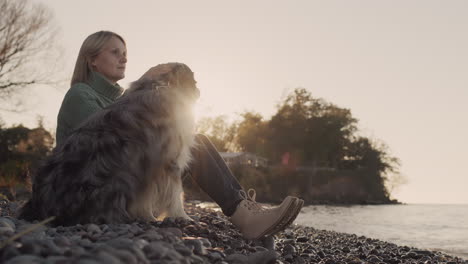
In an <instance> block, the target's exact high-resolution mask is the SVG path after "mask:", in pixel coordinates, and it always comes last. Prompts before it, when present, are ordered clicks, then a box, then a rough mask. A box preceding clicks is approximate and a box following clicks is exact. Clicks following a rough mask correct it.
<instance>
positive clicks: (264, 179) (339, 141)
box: [187, 88, 403, 204]
mask: <svg viewBox="0 0 468 264" xmlns="http://www.w3.org/2000/svg"><path fill="white" fill-rule="evenodd" d="M357 122H358V120H357V119H356V118H354V117H353V116H352V115H351V111H350V110H349V109H344V108H340V107H338V106H336V105H334V104H332V103H329V102H326V101H325V100H323V99H317V98H314V97H312V95H311V94H310V93H309V92H308V91H307V90H305V89H302V88H298V89H295V90H294V91H293V92H292V93H290V94H289V95H288V96H287V97H286V98H285V99H284V100H283V101H282V102H281V103H280V104H279V105H278V107H277V112H276V114H274V115H273V116H272V117H271V119H269V120H265V119H264V118H263V117H262V116H261V115H260V114H257V113H252V112H245V113H244V114H242V115H241V118H240V120H238V121H235V122H232V123H229V122H227V121H226V118H224V117H222V116H219V117H215V118H204V119H202V120H201V121H200V122H199V127H198V130H199V132H200V133H203V134H206V135H208V136H209V137H210V138H211V140H212V141H213V143H214V144H215V145H216V147H217V148H218V150H219V151H233V152H239V151H241V152H250V153H254V154H256V155H259V156H262V157H265V158H267V159H268V162H269V166H267V167H266V168H253V167H249V166H241V165H238V166H233V167H232V168H231V170H232V171H233V172H234V174H235V175H236V177H237V178H238V179H239V180H240V182H241V184H242V185H243V186H244V187H245V188H255V189H256V190H257V197H258V199H259V200H262V201H267V202H277V201H280V199H281V198H283V197H285V196H287V195H297V196H300V197H302V198H303V199H305V201H306V202H307V203H352V204H355V203H390V202H395V201H392V200H391V198H390V191H391V189H392V188H394V187H395V186H396V185H398V184H401V183H402V182H403V178H402V176H401V174H400V173H399V160H398V159H397V158H395V157H392V156H391V155H390V154H389V153H388V148H387V147H386V145H385V144H383V143H382V142H378V141H377V140H375V139H369V138H366V137H364V136H360V135H359V134H358V129H357ZM187 185H188V188H189V190H191V191H189V194H190V195H191V196H193V197H197V198H206V196H203V195H201V194H199V193H197V192H196V191H193V190H194V189H196V188H192V186H193V184H191V183H190V182H189V183H188V184H187Z"/></svg>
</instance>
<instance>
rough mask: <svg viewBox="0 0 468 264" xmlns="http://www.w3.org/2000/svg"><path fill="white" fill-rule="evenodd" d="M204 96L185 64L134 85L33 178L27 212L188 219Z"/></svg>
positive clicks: (79, 219)
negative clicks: (189, 177)
mask: <svg viewBox="0 0 468 264" xmlns="http://www.w3.org/2000/svg"><path fill="white" fill-rule="evenodd" d="M198 97H199V90H198V88H197V87H196V82H195V79H194V76H193V72H192V71H191V70H190V69H189V67H187V66H186V65H185V64H181V63H174V64H173V70H172V71H171V72H169V73H167V74H165V75H163V76H161V78H160V79H159V80H158V81H156V82H152V81H146V80H141V81H137V82H135V83H133V84H132V85H131V87H130V88H129V89H128V90H127V91H126V92H125V94H124V95H123V96H122V97H121V98H119V99H118V100H117V101H116V102H115V103H114V104H112V105H110V106H109V107H107V108H105V109H103V110H102V111H99V112H97V113H95V114H94V115H92V116H91V117H90V118H89V119H88V120H87V121H85V122H84V123H83V124H81V125H80V126H79V127H78V128H77V129H76V130H74V131H73V132H72V134H71V135H70V136H69V137H68V138H67V140H66V141H64V142H63V144H61V145H60V146H57V147H56V148H55V149H54V151H53V153H52V155H51V156H49V157H48V158H47V159H46V160H45V163H44V165H43V166H42V167H41V168H40V169H39V170H38V172H37V174H36V175H35V177H34V179H33V193H32V198H31V199H30V200H29V201H28V203H27V204H26V205H25V206H24V207H23V209H22V211H21V213H20V217H21V218H24V219H26V220H30V221H31V220H35V219H45V218H47V217H50V216H55V217H56V218H55V220H54V224H56V225H73V224H78V223H81V224H83V223H121V222H130V221H134V220H144V221H154V220H155V217H159V218H163V217H165V216H172V217H184V218H189V217H188V216H187V214H186V213H185V211H184V208H183V198H182V196H183V190H182V183H181V172H182V171H183V170H184V169H185V168H186V167H187V165H188V163H189V161H190V159H191V155H190V149H191V148H192V147H193V146H194V144H195V143H194V142H195V141H194V118H193V114H192V107H193V105H194V103H195V101H196V99H197V98H198Z"/></svg>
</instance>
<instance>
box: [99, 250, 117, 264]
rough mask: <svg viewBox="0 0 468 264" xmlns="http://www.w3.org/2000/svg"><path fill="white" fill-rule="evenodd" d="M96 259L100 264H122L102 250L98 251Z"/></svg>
mask: <svg viewBox="0 0 468 264" xmlns="http://www.w3.org/2000/svg"><path fill="white" fill-rule="evenodd" d="M96 258H97V259H98V260H99V261H101V262H102V263H109V264H120V263H122V262H121V261H120V259H119V258H118V257H116V256H114V255H112V254H111V253H109V252H106V251H104V250H100V251H98V253H97V254H96Z"/></svg>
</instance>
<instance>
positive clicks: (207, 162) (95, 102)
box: [56, 31, 303, 239]
mask: <svg viewBox="0 0 468 264" xmlns="http://www.w3.org/2000/svg"><path fill="white" fill-rule="evenodd" d="M126 63H127V49H126V44H125V41H124V39H123V38H122V37H121V36H119V35H117V34H116V33H113V32H109V31H99V32H96V33H94V34H91V35H90V36H88V38H86V40H85V41H84V42H83V44H82V46H81V49H80V52H79V54H78V59H77V61H76V65H75V70H74V72H73V77H72V81H71V88H70V89H69V90H68V92H67V94H66V95H65V98H64V99H63V102H62V106H61V108H60V111H59V114H58V119H57V133H56V135H57V145H59V144H61V143H62V142H63V141H64V139H66V137H67V136H68V135H69V134H70V132H71V131H72V130H73V129H74V128H76V127H77V126H78V125H79V124H80V123H81V122H83V121H84V120H85V119H87V118H88V117H89V116H90V115H92V114H93V113H95V112H97V111H99V110H101V109H103V108H104V107H106V106H108V105H110V104H112V103H113V102H114V101H115V100H116V99H117V98H118V97H119V96H121V95H122V93H123V88H122V87H120V86H119V85H118V84H117V82H118V81H119V80H121V79H123V78H124V77H125V66H126ZM170 70H171V68H170V66H168V65H158V66H156V67H153V68H151V69H150V70H149V71H147V72H146V73H145V74H144V75H143V76H142V77H141V78H145V79H149V80H156V79H157V77H158V76H159V75H161V74H164V73H167V72H169V71H170ZM196 141H197V143H198V145H199V146H200V147H198V148H196V149H194V150H193V157H194V161H193V162H192V165H191V167H190V171H189V174H190V175H191V176H192V177H193V179H194V180H195V182H197V184H198V185H199V186H200V187H201V188H202V189H203V190H204V191H205V192H206V193H207V194H208V195H209V196H210V197H211V198H212V199H213V200H214V201H215V202H216V203H217V204H218V205H219V206H220V207H221V209H222V211H223V213H224V214H225V215H226V216H228V217H230V220H231V222H232V223H233V224H234V225H235V226H237V227H238V228H239V229H240V231H241V233H242V234H243V236H244V237H245V238H247V239H257V238H260V237H262V236H268V235H273V234H275V233H277V232H279V231H281V230H283V229H284V228H286V226H287V225H289V224H290V223H292V221H293V220H294V219H295V217H296V216H297V214H298V213H299V211H300V209H301V207H302V204H303V201H302V200H300V199H297V198H294V197H290V196H288V197H287V198H286V199H285V200H284V201H283V203H282V204H281V205H280V206H278V207H275V208H263V207H262V206H260V205H259V204H257V203H256V202H255V191H253V190H249V195H247V194H246V192H245V191H244V190H243V189H242V187H241V186H240V184H239V183H238V181H237V180H236V178H235V177H234V176H233V175H232V173H231V171H230V170H229V168H228V167H227V165H226V164H225V162H224V160H223V159H222V158H221V156H220V155H219V153H218V152H217V151H216V149H215V147H214V146H213V144H212V143H211V142H210V141H209V139H208V138H207V137H205V136H203V135H196ZM220 187H221V188H220ZM251 193H252V194H251Z"/></svg>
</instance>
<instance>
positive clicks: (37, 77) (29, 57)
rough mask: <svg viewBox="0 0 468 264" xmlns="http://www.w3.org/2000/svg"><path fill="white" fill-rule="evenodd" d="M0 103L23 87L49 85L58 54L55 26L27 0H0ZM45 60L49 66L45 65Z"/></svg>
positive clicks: (39, 7)
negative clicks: (52, 66) (51, 66)
mask: <svg viewBox="0 0 468 264" xmlns="http://www.w3.org/2000/svg"><path fill="white" fill-rule="evenodd" d="M0 9H1V10H2V15H1V16H0V100H3V101H7V99H8V98H7V96H9V95H11V94H12V93H15V91H19V89H21V88H24V87H29V86H31V85H36V84H46V83H50V81H47V80H48V79H49V78H50V77H49V76H51V75H53V74H52V73H53V70H54V69H53V68H52V69H51V68H50V67H41V66H42V65H43V64H45V63H48V64H52V65H55V63H56V60H57V59H58V57H54V56H51V55H56V56H58V54H59V53H57V52H55V54H54V53H53V51H54V50H55V45H54V44H55V41H54V40H55V37H56V33H57V30H56V27H55V26H54V25H53V23H52V15H51V13H50V11H49V10H48V9H46V8H45V7H44V6H43V5H40V4H34V3H32V2H31V1H30V0H21V1H18V0H0ZM49 61H50V62H51V63H49Z"/></svg>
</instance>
